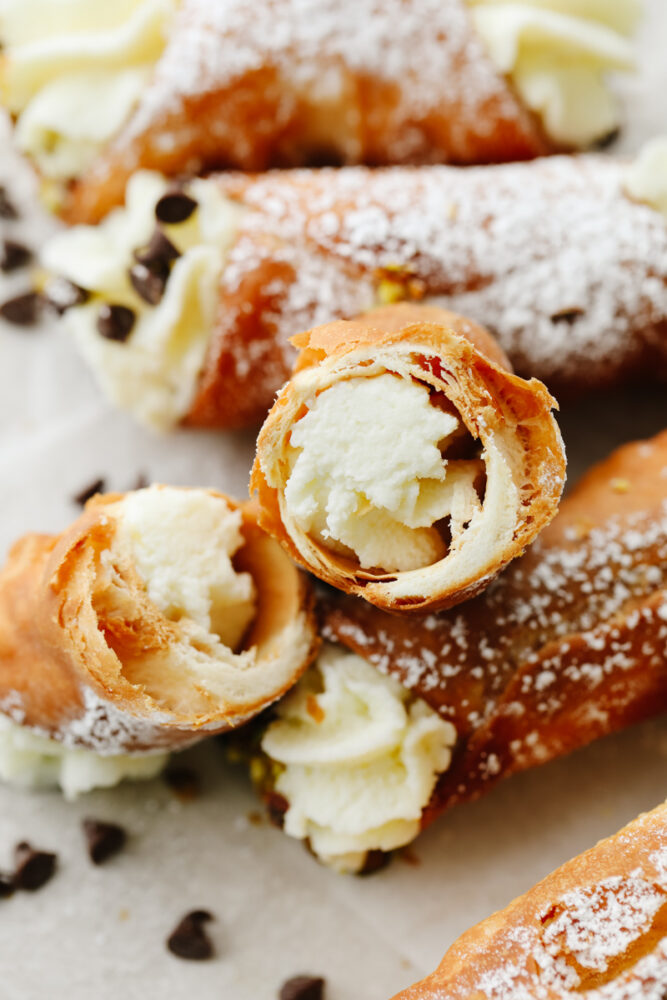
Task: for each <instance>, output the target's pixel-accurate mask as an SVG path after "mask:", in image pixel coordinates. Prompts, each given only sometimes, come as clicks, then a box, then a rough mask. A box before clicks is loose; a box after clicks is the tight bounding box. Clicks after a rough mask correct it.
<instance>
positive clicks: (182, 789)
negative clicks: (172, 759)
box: [164, 764, 200, 802]
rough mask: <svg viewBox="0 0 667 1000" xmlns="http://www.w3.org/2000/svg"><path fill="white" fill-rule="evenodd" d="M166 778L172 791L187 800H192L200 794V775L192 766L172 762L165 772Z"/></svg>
mask: <svg viewBox="0 0 667 1000" xmlns="http://www.w3.org/2000/svg"><path fill="white" fill-rule="evenodd" d="M164 780H165V782H166V783H167V785H168V786H169V788H171V790H172V792H174V794H175V795H176V796H177V797H178V798H179V799H181V800H183V801H185V802H191V801H192V800H193V799H196V798H197V796H198V795H199V792H200V783H199V775H198V774H197V772H196V771H193V770H192V768H191V767H183V766H182V765H180V764H171V765H169V767H167V769H166V771H165V772H164Z"/></svg>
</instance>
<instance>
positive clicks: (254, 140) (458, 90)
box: [0, 0, 639, 222]
mask: <svg viewBox="0 0 667 1000" xmlns="http://www.w3.org/2000/svg"><path fill="white" fill-rule="evenodd" d="M638 14H639V2H638V0H607V2H606V4H601V3H600V2H599V0H587V2H586V3H584V4H578V5H574V4H572V2H571V0H547V2H545V0H523V2H522V3H521V4H519V5H517V4H515V3H508V2H505V3H498V2H497V0H408V2H405V0H379V2H378V0H320V2H319V3H317V4H315V5H313V4H312V3H307V2H305V0H278V2H276V0H271V2H270V0H264V2H263V3H259V4H257V3H254V4H248V3H247V2H246V0H219V2H217V3H214V4H211V3H210V2H208V0H181V2H180V4H176V3H175V2H174V0H124V2H122V3H116V4H111V3H109V2H105V3H104V4H102V5H100V4H95V5H94V7H92V8H91V5H90V4H89V3H87V2H86V0H73V2H71V3H68V4H67V5H66V8H63V9H62V10H61V9H60V8H58V12H57V15H55V16H54V11H53V5H52V4H51V3H49V2H47V0H10V2H9V3H5V4H4V5H3V10H2V12H1V13H0V38H1V39H2V40H3V41H4V45H5V56H4V59H3V62H2V65H1V66H0V85H1V86H2V91H3V92H4V100H5V103H6V105H7V107H8V108H9V110H10V111H11V112H12V113H13V114H14V115H15V116H16V118H17V141H18V144H19V146H20V148H22V149H23V150H24V151H25V152H26V153H27V154H28V155H30V156H31V157H32V158H33V159H34V160H35V162H36V163H37V165H38V166H39V168H40V169H41V170H42V172H43V173H44V174H45V175H47V176H48V177H50V178H52V179H55V180H57V181H59V182H63V181H68V180H73V181H74V184H73V190H71V191H70V192H69V194H68V193H67V192H63V196H64V204H62V205H61V207H62V210H63V212H64V213H65V215H66V216H67V217H68V219H69V221H78V222H81V221H86V222H92V221H97V220H98V219H99V218H101V217H102V216H103V215H104V214H105V213H106V212H107V211H108V209H109V208H110V207H112V206H113V205H115V204H118V203H120V202H121V201H122V198H123V192H124V189H125V184H126V182H127V180H128V178H129V176H130V175H131V174H132V173H133V172H134V171H136V170H138V169H141V168H149V169H154V170H160V171H162V172H163V173H165V174H168V175H170V176H174V175H178V174H182V173H184V172H198V171H201V170H202V169H212V168H220V167H230V166H231V167H237V168H240V169H243V170H263V169H266V168H267V167H270V166H288V165H290V166H303V165H309V164H310V165H312V164H313V163H321V162H322V161H328V162H332V161H335V162H336V163H369V164H374V165H377V164H390V163H418V162H445V161H451V162H455V163H475V162H476V163H485V162H496V161H502V160H518V159H527V158H531V157H535V156H538V155H542V154H544V153H549V152H553V151H555V150H556V149H563V148H567V149H572V148H581V147H584V146H587V145H590V144H591V143H593V142H595V141H597V140H600V139H602V138H604V137H605V136H607V135H608V134H609V133H610V132H612V131H613V130H614V129H615V128H616V126H617V123H618V117H617V110H616V106H615V101H614V99H613V97H612V95H611V92H610V90H609V88H608V83H607V76H608V73H609V71H612V70H613V71H616V70H620V71H628V70H631V69H633V68H634V53H633V47H632V45H631V43H630V42H629V41H628V36H629V35H630V34H632V32H633V30H634V27H635V24H636V22H637V19H638ZM352 25H353V26H354V30H353V31H352V30H351V26H352ZM165 42H166V47H165Z"/></svg>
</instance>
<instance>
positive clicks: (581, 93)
mask: <svg viewBox="0 0 667 1000" xmlns="http://www.w3.org/2000/svg"><path fill="white" fill-rule="evenodd" d="M468 3H470V4H471V6H472V7H473V12H472V13H473V18H474V21H475V26H476V28H477V31H478V32H479V34H480V35H481V37H482V38H483V40H484V42H485V44H486V46H487V49H488V51H489V54H490V56H491V58H492V59H493V61H494V63H495V64H496V66H497V67H498V69H499V70H500V71H501V72H502V73H504V74H505V75H507V76H509V77H510V78H511V80H512V82H513V84H514V86H515V87H516V89H517V91H518V93H519V95H520V97H521V98H522V100H523V102H524V104H526V105H527V107H529V108H530V109H531V110H532V111H534V112H535V113H536V114H538V115H539V117H540V119H541V121H542V124H543V126H544V129H545V131H546V133H547V135H548V136H549V137H550V138H551V139H552V140H553V141H554V142H557V143H559V144H562V145H564V146H574V147H577V146H587V145H590V144H591V143H593V142H595V141H597V140H600V139H603V138H604V137H605V136H606V135H609V134H610V133H611V132H613V131H614V129H615V128H616V127H617V125H618V114H617V108H616V101H615V99H614V96H613V94H612V92H611V90H610V88H609V85H608V82H607V74H608V73H609V72H610V71H613V70H621V71H629V70H632V69H634V67H635V56H634V51H633V47H632V45H631V43H630V42H629V41H628V40H627V36H628V35H630V34H631V33H632V32H633V31H634V28H635V27H636V24H637V22H638V20H639V16H640V14H641V9H642V8H641V3H640V0H514V2H507V0H468Z"/></svg>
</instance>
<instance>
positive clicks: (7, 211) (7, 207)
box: [0, 185, 19, 219]
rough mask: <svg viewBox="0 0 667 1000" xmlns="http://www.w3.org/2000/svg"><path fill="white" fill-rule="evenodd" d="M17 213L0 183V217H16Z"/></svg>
mask: <svg viewBox="0 0 667 1000" xmlns="http://www.w3.org/2000/svg"><path fill="white" fill-rule="evenodd" d="M18 217H19V213H18V212H17V211H16V209H15V208H14V204H13V202H12V201H11V200H10V198H9V195H8V194H7V189H6V188H4V187H2V185H0V219H18Z"/></svg>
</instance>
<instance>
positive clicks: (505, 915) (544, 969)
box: [395, 805, 667, 1000]
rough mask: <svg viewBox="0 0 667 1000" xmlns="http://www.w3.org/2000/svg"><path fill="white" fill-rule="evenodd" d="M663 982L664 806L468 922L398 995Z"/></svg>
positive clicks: (666, 906)
mask: <svg viewBox="0 0 667 1000" xmlns="http://www.w3.org/2000/svg"><path fill="white" fill-rule="evenodd" d="M665 989H667V806H666V805H661V806H659V807H658V808H657V809H654V810H653V812H650V813H645V814H644V815H642V816H640V817H639V818H638V819H636V820H635V821H634V822H633V823H630V824H629V825H628V826H626V827H624V829H622V830H621V831H620V832H619V833H617V834H615V835H614V836H613V837H609V838H608V839H607V840H602V841H600V843H599V844H597V845H596V846H595V847H593V848H591V850H589V851H586V852H585V853H584V854H581V855H579V857H576V858H574V859H573V860H572V861H569V862H567V863H566V864H564V865H562V866H561V867H560V868H558V869H557V870H556V871H555V872H553V873H552V874H551V875H548V876H547V878H545V879H544V880H543V881H542V882H540V883H538V885H536V886H534V887H533V888H532V889H529V891H528V892H526V893H525V894H524V895H523V896H519V898H518V899H515V900H514V902H512V903H510V904H509V906H507V907H506V908H505V909H504V910H500V911H499V912H498V913H495V914H494V915H493V916H492V917H489V918H488V920H485V921H483V922H482V923H481V924H478V925H477V926H476V927H473V928H471V929H470V930H469V931H467V933H465V934H463V935H462V936H461V937H460V938H459V939H458V941H456V942H455V943H454V944H453V945H452V947H451V948H450V949H449V951H448V952H447V954H446V955H445V957H444V958H443V960H442V962H441V963H440V966H439V967H438V969H436V971H435V972H434V973H433V974H432V975H430V976H428V977H427V978H426V979H424V980H422V982H420V983H417V984H416V985H415V986H412V987H410V988H409V989H407V990H404V991H403V992H402V993H399V994H398V995H397V996H396V997H395V1000H444V998H445V997H446V998H447V1000H533V998H537V997H540V998H542V997H544V998H545V1000H564V998H566V997H581V996H585V997H586V998H588V1000H630V998H635V997H637V998H639V997H641V998H642V1000H661V998H662V997H664V995H665Z"/></svg>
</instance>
